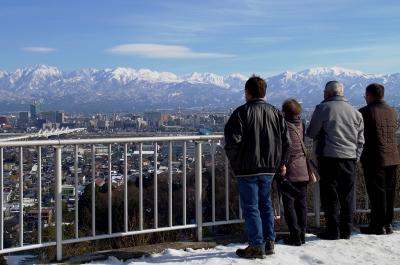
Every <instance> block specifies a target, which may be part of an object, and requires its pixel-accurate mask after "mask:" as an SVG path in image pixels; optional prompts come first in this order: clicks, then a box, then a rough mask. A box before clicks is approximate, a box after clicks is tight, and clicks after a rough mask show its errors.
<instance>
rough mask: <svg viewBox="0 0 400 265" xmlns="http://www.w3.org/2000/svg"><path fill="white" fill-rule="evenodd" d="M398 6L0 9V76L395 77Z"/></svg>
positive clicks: (207, 1) (244, 1) (309, 3)
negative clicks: (39, 68)
mask: <svg viewBox="0 0 400 265" xmlns="http://www.w3.org/2000/svg"><path fill="white" fill-rule="evenodd" d="M399 14H400V1H398V0H393V1H392V0H387V1H385V0H382V1H371V0H363V1H361V0H355V1H351V0H348V1H345V0H335V1H318V0H301V1H298V0H296V1H295V0H293V1H289V0H280V1H272V0H271V1H267V0H218V1H211V0H202V1H198V0H196V1H192V0H186V1H184V0H182V1H175V0H151V1H149V0H147V1H140V0H131V1H128V0H126V1H121V0H112V1H111V0H108V1H102V0H97V1H95V0H86V1H84V0H80V1H76V0H68V1H54V0H49V1H44V0H35V1H22V0H15V1H6V0H0V25H1V26H0V36H1V41H0V69H3V70H9V71H12V70H15V69H16V68H21V67H26V66H32V65H35V64H47V65H52V66H57V67H59V68H60V69H63V70H67V71H70V70H75V69H80V68H87V67H93V68H111V67H117V66H125V67H132V68H149V69H153V70H159V71H171V72H175V73H177V74H186V73H191V72H194V71H197V72H214V73H219V74H227V73H236V72H240V73H243V74H251V73H258V74H262V75H272V74H275V73H280V72H283V71H286V70H290V71H299V70H303V69H306V68H310V67H316V66H327V67H331V66H340V67H345V68H351V69H357V70H362V71H365V72H368V73H394V72H400V45H399V43H400V26H399V25H400V15H399Z"/></svg>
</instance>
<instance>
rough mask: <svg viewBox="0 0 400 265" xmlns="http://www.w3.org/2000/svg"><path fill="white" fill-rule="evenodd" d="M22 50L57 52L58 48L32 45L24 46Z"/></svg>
mask: <svg viewBox="0 0 400 265" xmlns="http://www.w3.org/2000/svg"><path fill="white" fill-rule="evenodd" d="M21 50H23V51H25V52H34V53H52V52H55V51H56V49H54V48H50V47H40V46H31V47H23V48H21Z"/></svg>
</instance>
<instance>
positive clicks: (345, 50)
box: [310, 46, 382, 55]
mask: <svg viewBox="0 0 400 265" xmlns="http://www.w3.org/2000/svg"><path fill="white" fill-rule="evenodd" d="M380 48H382V47H376V46H365V47H350V48H338V49H321V50H314V51H310V53H311V54H315V55H325V54H326V55H331V54H345V53H359V52H368V51H372V50H377V49H380Z"/></svg>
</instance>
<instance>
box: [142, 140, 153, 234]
mask: <svg viewBox="0 0 400 265" xmlns="http://www.w3.org/2000/svg"><path fill="white" fill-rule="evenodd" d="M154 170H157V166H156V167H155V168H154ZM139 230H143V143H140V144H139Z"/></svg>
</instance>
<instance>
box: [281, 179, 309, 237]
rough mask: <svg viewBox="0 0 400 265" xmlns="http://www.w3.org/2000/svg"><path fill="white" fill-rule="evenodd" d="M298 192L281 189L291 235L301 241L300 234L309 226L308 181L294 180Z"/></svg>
mask: <svg viewBox="0 0 400 265" xmlns="http://www.w3.org/2000/svg"><path fill="white" fill-rule="evenodd" d="M292 184H293V186H294V187H295V188H296V189H298V191H299V193H298V194H293V192H291V191H289V190H281V194H282V202H283V210H284V215H285V220H286V224H287V226H288V228H289V232H290V237H291V238H292V239H293V240H294V241H297V242H299V241H300V234H301V233H305V232H306V226H307V184H308V182H292Z"/></svg>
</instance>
